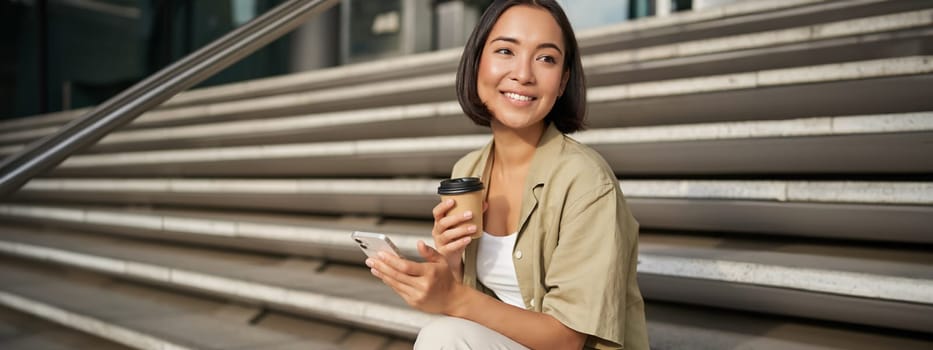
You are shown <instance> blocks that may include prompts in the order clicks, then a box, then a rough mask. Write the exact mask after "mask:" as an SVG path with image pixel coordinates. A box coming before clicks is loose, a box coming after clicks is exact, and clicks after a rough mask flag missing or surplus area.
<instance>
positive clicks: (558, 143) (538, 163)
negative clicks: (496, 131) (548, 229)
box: [474, 123, 564, 232]
mask: <svg viewBox="0 0 933 350" xmlns="http://www.w3.org/2000/svg"><path fill="white" fill-rule="evenodd" d="M493 143H494V141H489V143H488V144H486V146H485V147H484V148H483V152H482V156H481V157H480V160H479V163H478V164H483V165H482V167H481V168H480V169H478V170H479V171H478V172H477V173H476V174H474V175H475V176H479V177H480V178H482V179H483V181H484V182H486V181H488V179H489V174H488V170H489V169H490V165H491V164H489V163H490V161H491V160H492V158H491V157H490V156H491V154H492V151H493ZM563 143H564V135H563V134H562V133H561V132H560V130H557V127H555V126H554V124H553V123H548V125H547V127H545V129H544V133H543V134H542V135H541V139H540V140H538V146H537V147H536V148H535V154H534V156H533V157H532V158H531V165H530V166H529V167H528V175H527V177H526V178H525V187H524V188H523V189H522V209H521V214H519V215H521V216H520V217H519V221H518V231H519V232H521V231H522V228H523V227H524V226H525V221H527V220H528V217H529V216H530V215H531V212H532V211H534V209H535V207H537V204H538V197H537V195H538V194H537V193H536V192H535V189H536V188H538V187H539V186H544V185H545V182H546V181H547V179H548V177H550V176H551V175H552V173H553V171H554V167H555V165H556V161H555V160H556V159H555V158H556V157H557V154H559V153H560V150H561V149H562V148H563ZM484 191H485V190H484ZM483 198H486V194H485V193H483Z"/></svg>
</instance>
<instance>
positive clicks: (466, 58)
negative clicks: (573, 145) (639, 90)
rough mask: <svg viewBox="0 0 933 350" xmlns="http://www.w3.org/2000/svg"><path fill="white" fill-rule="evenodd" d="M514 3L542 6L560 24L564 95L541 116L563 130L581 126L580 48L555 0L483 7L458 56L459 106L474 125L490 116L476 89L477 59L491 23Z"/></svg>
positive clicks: (509, 0) (503, 1)
mask: <svg viewBox="0 0 933 350" xmlns="http://www.w3.org/2000/svg"><path fill="white" fill-rule="evenodd" d="M515 5H528V6H533V7H538V8H542V9H545V10H547V11H548V12H550V13H551V15H552V16H553V17H554V20H556V21H557V25H558V26H560V30H561V32H562V33H563V34H564V46H565V51H566V53H565V55H564V71H566V72H568V73H569V74H570V78H569V80H568V81H567V85H566V86H565V87H564V93H563V95H561V96H560V97H559V98H558V99H557V101H556V102H554V107H552V108H551V111H550V112H548V114H547V116H545V117H544V120H545V121H546V122H551V123H553V124H554V126H555V127H557V129H558V130H560V132H562V133H565V134H569V133H573V132H576V131H579V130H583V129H584V127H585V126H584V119H585V118H586V78H585V77H584V76H583V65H582V64H581V63H580V50H579V48H578V46H577V38H576V36H575V35H574V34H573V28H572V27H571V26H570V21H569V20H568V19H567V15H566V14H564V10H563V9H562V8H561V7H560V5H558V4H557V1H555V0H497V1H494V2H493V3H492V4H491V5H489V7H488V8H486V11H485V12H483V16H482V17H480V19H479V24H477V26H476V28H474V29H473V33H472V34H470V39H469V40H467V43H466V47H464V49H463V55H462V56H461V57H460V67H459V68H458V69H457V99H458V100H459V101H460V107H461V108H463V112H464V113H466V115H467V116H468V117H470V119H472V120H473V122H474V123H476V124H477V125H482V126H489V122H490V120H492V118H493V117H492V114H491V113H490V112H489V109H488V108H486V105H485V104H484V103H483V101H482V100H480V98H479V94H478V93H477V91H476V80H477V76H478V73H479V61H480V57H482V54H483V49H484V48H485V46H486V39H487V38H488V37H489V32H490V31H492V27H493V25H495V24H496V21H498V20H499V17H500V16H502V13H504V12H505V10H508V9H509V8H510V7H512V6H515Z"/></svg>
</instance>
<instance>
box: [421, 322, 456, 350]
mask: <svg viewBox="0 0 933 350" xmlns="http://www.w3.org/2000/svg"><path fill="white" fill-rule="evenodd" d="M461 323H462V320H460V319H458V318H456V317H447V316H442V317H438V318H436V319H434V320H433V321H431V322H430V323H428V324H427V325H426V326H424V327H423V328H421V331H420V332H418V339H417V340H415V350H438V349H464V348H463V347H462V346H461V345H463V344H464V343H463V342H464V341H465V340H466V339H463V336H464V332H463V331H464V327H463V325H462V324H461Z"/></svg>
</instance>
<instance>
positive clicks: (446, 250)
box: [437, 236, 473, 256]
mask: <svg viewBox="0 0 933 350" xmlns="http://www.w3.org/2000/svg"><path fill="white" fill-rule="evenodd" d="M472 241H473V238H471V237H470V236H466V237H463V238H461V239H458V240H456V241H453V242H450V243H448V244H447V245H445V246H444V247H442V248H440V249H438V250H437V251H438V252H440V253H441V254H442V255H444V256H448V255H450V254H457V255H459V254H460V252H462V251H463V249H465V248H466V247H467V246H468V245H470V242H472Z"/></svg>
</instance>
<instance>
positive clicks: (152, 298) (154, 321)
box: [0, 258, 411, 350]
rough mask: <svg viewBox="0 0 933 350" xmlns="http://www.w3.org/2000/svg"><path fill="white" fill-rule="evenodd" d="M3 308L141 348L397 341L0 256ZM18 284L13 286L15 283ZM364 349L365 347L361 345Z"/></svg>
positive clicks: (404, 343) (397, 345)
mask: <svg viewBox="0 0 933 350" xmlns="http://www.w3.org/2000/svg"><path fill="white" fill-rule="evenodd" d="M2 260H3V263H2V264H0V276H3V277H2V278H3V280H4V281H10V282H11V283H5V284H3V285H2V286H0V303H2V305H3V306H6V307H9V308H13V309H17V310H19V311H21V312H24V313H28V314H32V315H35V316H37V317H40V318H44V319H46V320H49V321H52V322H55V323H59V324H62V325H64V326H66V327H71V328H75V329H78V330H81V331H84V332H88V333H91V334H94V335H96V336H99V337H102V338H106V339H110V340H112V341H115V342H119V343H122V344H126V345H128V346H130V347H133V348H138V349H233V348H236V349H302V348H303V349H308V348H314V349H359V350H363V349H373V348H375V347H373V346H372V345H373V344H374V343H373V340H377V341H378V342H376V343H375V344H385V345H386V346H388V347H389V348H392V349H402V348H405V347H408V348H410V347H411V342H410V341H408V340H397V339H393V338H391V337H386V336H381V335H377V334H373V333H369V332H365V331H357V330H354V329H348V328H344V327H340V326H335V325H333V324H327V323H320V322H315V321H311V320H308V319H299V318H295V317H291V316H287V315H283V314H281V313H275V312H272V313H269V312H263V310H261V309H258V308H255V307H250V306H246V305H237V304H231V303H224V302H218V301H216V300H211V299H204V298H200V297H193V296H191V295H186V294H179V293H173V292H170V291H165V290H160V289H157V288H152V287H149V286H143V285H138V284H134V283H128V282H123V281H119V280H110V279H107V278H104V277H101V276H98V275H88V274H86V273H79V272H78V271H72V270H62V269H61V268H58V267H53V266H48V265H46V264H37V263H27V262H26V261H21V260H10V259H7V258H3V259H2ZM12 282H15V283H12ZM367 342H368V343H369V346H366V343H367Z"/></svg>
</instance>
